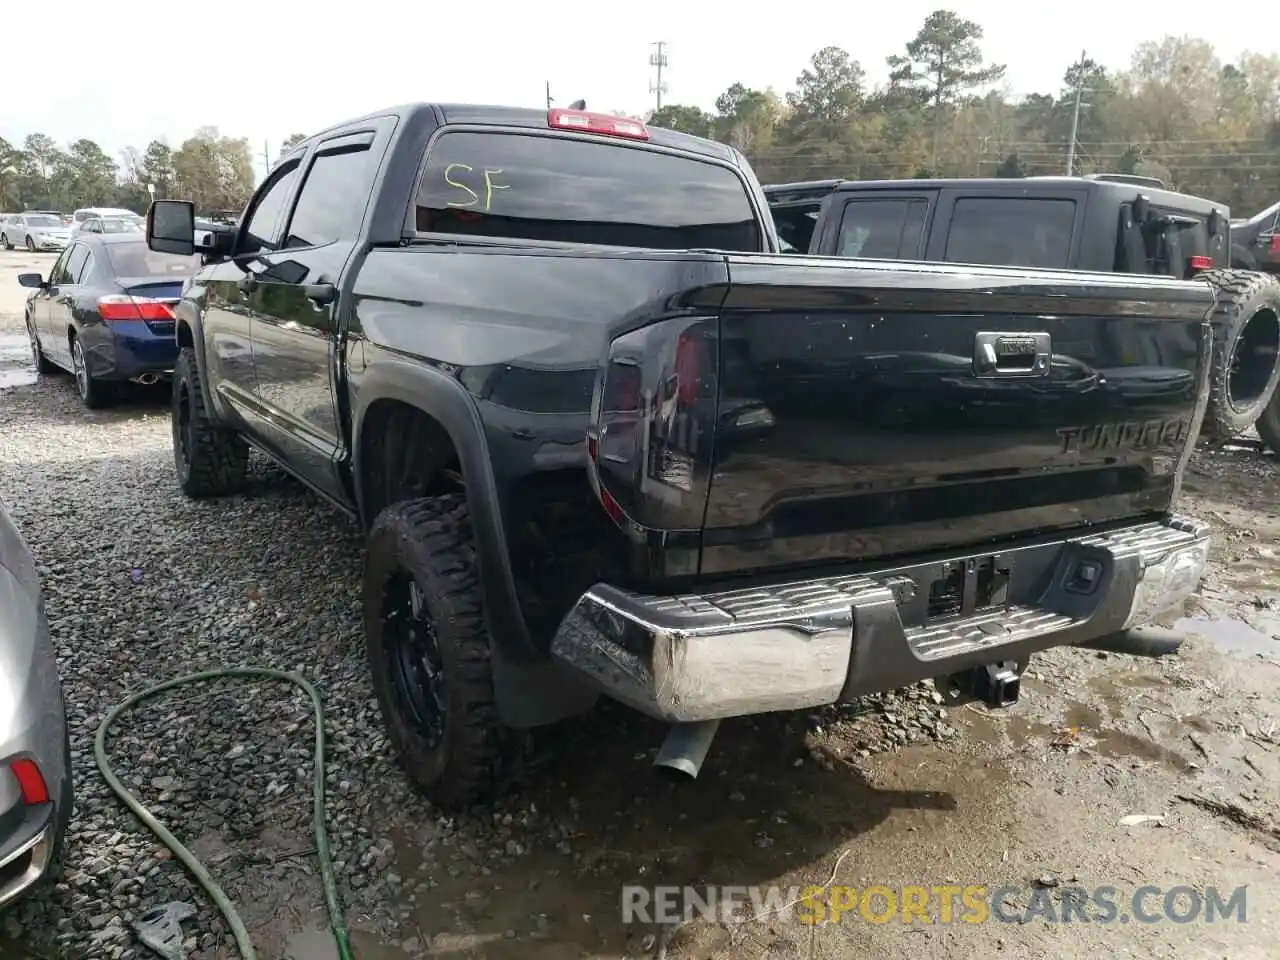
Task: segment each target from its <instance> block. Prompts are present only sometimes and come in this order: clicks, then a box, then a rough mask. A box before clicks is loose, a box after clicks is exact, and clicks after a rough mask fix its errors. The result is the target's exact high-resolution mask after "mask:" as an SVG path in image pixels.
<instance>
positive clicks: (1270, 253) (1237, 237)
mask: <svg viewBox="0 0 1280 960" xmlns="http://www.w3.org/2000/svg"><path fill="white" fill-rule="evenodd" d="M1231 265H1232V266H1233V267H1239V268H1240V269H1242V270H1262V271H1264V272H1266V273H1272V274H1275V273H1280V203H1273V204H1272V205H1271V206H1269V207H1267V209H1265V210H1263V211H1262V212H1261V213H1255V214H1254V215H1253V216H1252V217H1249V218H1248V219H1245V220H1232V221H1231Z"/></svg>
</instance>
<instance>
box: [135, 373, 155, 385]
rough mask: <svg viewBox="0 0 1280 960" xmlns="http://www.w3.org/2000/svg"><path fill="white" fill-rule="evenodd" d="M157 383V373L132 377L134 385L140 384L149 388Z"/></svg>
mask: <svg viewBox="0 0 1280 960" xmlns="http://www.w3.org/2000/svg"><path fill="white" fill-rule="evenodd" d="M159 382H160V374H158V373H144V374H142V375H141V376H138V377H134V383H140V384H142V385H143V386H144V387H150V386H152V385H153V384H157V383H159Z"/></svg>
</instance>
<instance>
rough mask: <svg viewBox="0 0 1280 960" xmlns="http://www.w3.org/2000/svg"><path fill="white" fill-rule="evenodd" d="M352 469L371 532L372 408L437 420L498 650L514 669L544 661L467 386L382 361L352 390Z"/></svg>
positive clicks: (407, 364) (420, 367) (404, 363)
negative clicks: (450, 453)
mask: <svg viewBox="0 0 1280 960" xmlns="http://www.w3.org/2000/svg"><path fill="white" fill-rule="evenodd" d="M352 392H353V396H352V401H353V402H352V411H351V466H352V481H353V487H354V490H355V496H356V509H357V511H358V514H359V518H360V524H361V526H362V527H363V528H364V529H365V530H368V529H369V528H370V527H371V526H372V525H373V520H374V518H373V517H370V516H367V515H366V508H365V496H364V490H363V489H362V487H363V479H362V477H363V473H364V470H363V464H362V463H361V457H362V448H363V447H364V442H363V429H364V421H365V417H366V415H367V414H368V412H369V408H370V407H372V406H373V404H374V403H376V402H377V401H379V400H397V401H399V402H401V403H404V404H407V405H408V406H411V407H416V408H417V409H418V410H421V411H422V412H423V413H424V414H426V415H427V416H429V417H431V418H432V419H434V420H436V421H437V422H438V423H439V424H440V425H441V426H442V427H443V428H444V430H445V432H446V433H447V434H448V435H449V439H450V440H451V441H452V442H453V448H454V450H456V451H457V453H458V459H459V461H460V463H461V465H462V476H463V479H464V481H465V482H466V492H467V505H468V508H469V510H470V514H471V523H472V528H473V532H474V535H475V542H476V557H477V559H478V561H479V563H480V583H481V589H482V591H483V594H484V605H485V618H486V620H487V621H488V623H489V632H490V636H491V637H492V638H493V642H494V646H495V648H497V649H498V650H500V651H501V652H502V654H503V655H504V656H505V657H506V658H507V659H509V660H511V661H513V662H515V663H533V662H537V661H542V660H545V659H546V657H545V656H543V655H541V654H539V653H538V651H537V648H536V647H535V646H534V643H533V640H532V638H531V637H530V635H529V625H528V624H527V623H526V622H525V619H524V613H523V611H522V610H521V607H520V600H519V597H518V596H517V594H516V587H515V575H514V573H513V572H512V568H511V555H510V553H509V552H508V551H507V540H506V528H505V526H504V525H503V521H502V504H501V501H500V498H499V495H498V484H497V481H496V480H495V478H494V475H493V465H492V463H491V462H490V459H489V448H488V445H487V443H486V441H485V431H484V423H483V422H482V421H481V419H480V412H479V410H478V409H477V408H476V405H475V402H474V401H473V400H472V399H471V396H470V394H468V393H467V392H466V390H465V388H463V386H462V385H461V384H459V383H458V382H457V381H456V380H454V379H453V378H451V377H449V376H447V375H446V374H444V373H441V372H440V371H438V370H436V369H434V368H432V367H429V366H426V365H425V364H421V363H416V362H413V361H410V360H405V359H401V358H399V357H394V356H392V357H382V358H379V359H378V360H377V361H376V362H374V363H372V364H370V365H369V366H368V367H367V368H366V369H365V370H364V371H362V372H361V374H360V376H359V381H358V385H357V386H356V389H355V390H353V391H352Z"/></svg>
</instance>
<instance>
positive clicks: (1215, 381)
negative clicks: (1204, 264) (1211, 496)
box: [1198, 270, 1280, 440]
mask: <svg viewBox="0 0 1280 960" xmlns="http://www.w3.org/2000/svg"><path fill="white" fill-rule="evenodd" d="M1198 278H1200V279H1205V280H1208V281H1209V282H1210V283H1211V284H1212V285H1213V289H1214V292H1215V293H1216V294H1217V296H1218V301H1217V303H1216V304H1215V305H1214V308H1213V314H1212V316H1211V317H1210V320H1211V321H1212V323H1213V359H1212V360H1211V362H1210V370H1209V407H1208V409H1207V410H1206V411H1205V415H1204V424H1203V426H1202V427H1201V428H1200V435H1201V436H1202V437H1204V438H1206V439H1209V440H1229V439H1230V438H1232V437H1234V436H1236V435H1237V434H1240V433H1243V432H1244V431H1245V430H1248V429H1249V427H1251V426H1252V425H1253V423H1254V422H1255V421H1256V420H1257V419H1258V417H1259V416H1261V415H1262V413H1263V411H1264V410H1266V408H1267V405H1268V404H1269V403H1270V402H1271V398H1272V396H1273V395H1274V394H1275V392H1276V384H1277V382H1280V282H1277V280H1276V278H1275V277H1272V276H1269V275H1267V274H1265V273H1255V272H1252V271H1248V270H1208V271H1206V272H1204V273H1202V274H1199V275H1198Z"/></svg>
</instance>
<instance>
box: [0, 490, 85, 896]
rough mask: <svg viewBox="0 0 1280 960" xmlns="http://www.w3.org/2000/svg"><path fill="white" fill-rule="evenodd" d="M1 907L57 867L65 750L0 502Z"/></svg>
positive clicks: (25, 557) (21, 559)
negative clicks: (2, 694)
mask: <svg viewBox="0 0 1280 960" xmlns="http://www.w3.org/2000/svg"><path fill="white" fill-rule="evenodd" d="M0 687H3V689H4V691H5V695H4V697H3V698H2V699H0V908H2V907H5V906H8V905H9V904H11V903H13V902H14V901H15V900H17V899H18V897H20V896H21V895H22V894H24V893H26V892H28V891H30V890H31V888H32V887H33V886H34V885H35V884H37V883H38V882H40V881H41V880H48V879H51V878H52V876H53V875H54V874H56V872H57V870H58V865H59V861H60V852H61V848H62V844H63V838H64V836H65V834H66V828H67V822H68V821H69V820H70V819H71V807H72V784H71V751H70V745H69V741H68V739H67V722H66V712H65V710H64V708H63V700H62V686H61V684H60V683H59V682H58V661H57V658H56V657H55V655H54V651H53V643H52V641H51V640H50V639H49V624H48V622H47V621H46V619H45V612H44V600H43V598H42V596H41V590H40V578H39V576H38V574H37V573H36V565H35V561H34V560H33V559H32V556H31V552H30V550H28V549H27V545H26V543H25V542H23V539H22V536H21V534H19V533H18V530H17V528H16V527H15V526H14V525H13V521H12V520H11V519H10V517H9V512H8V509H7V508H6V507H5V504H4V502H3V501H0Z"/></svg>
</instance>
